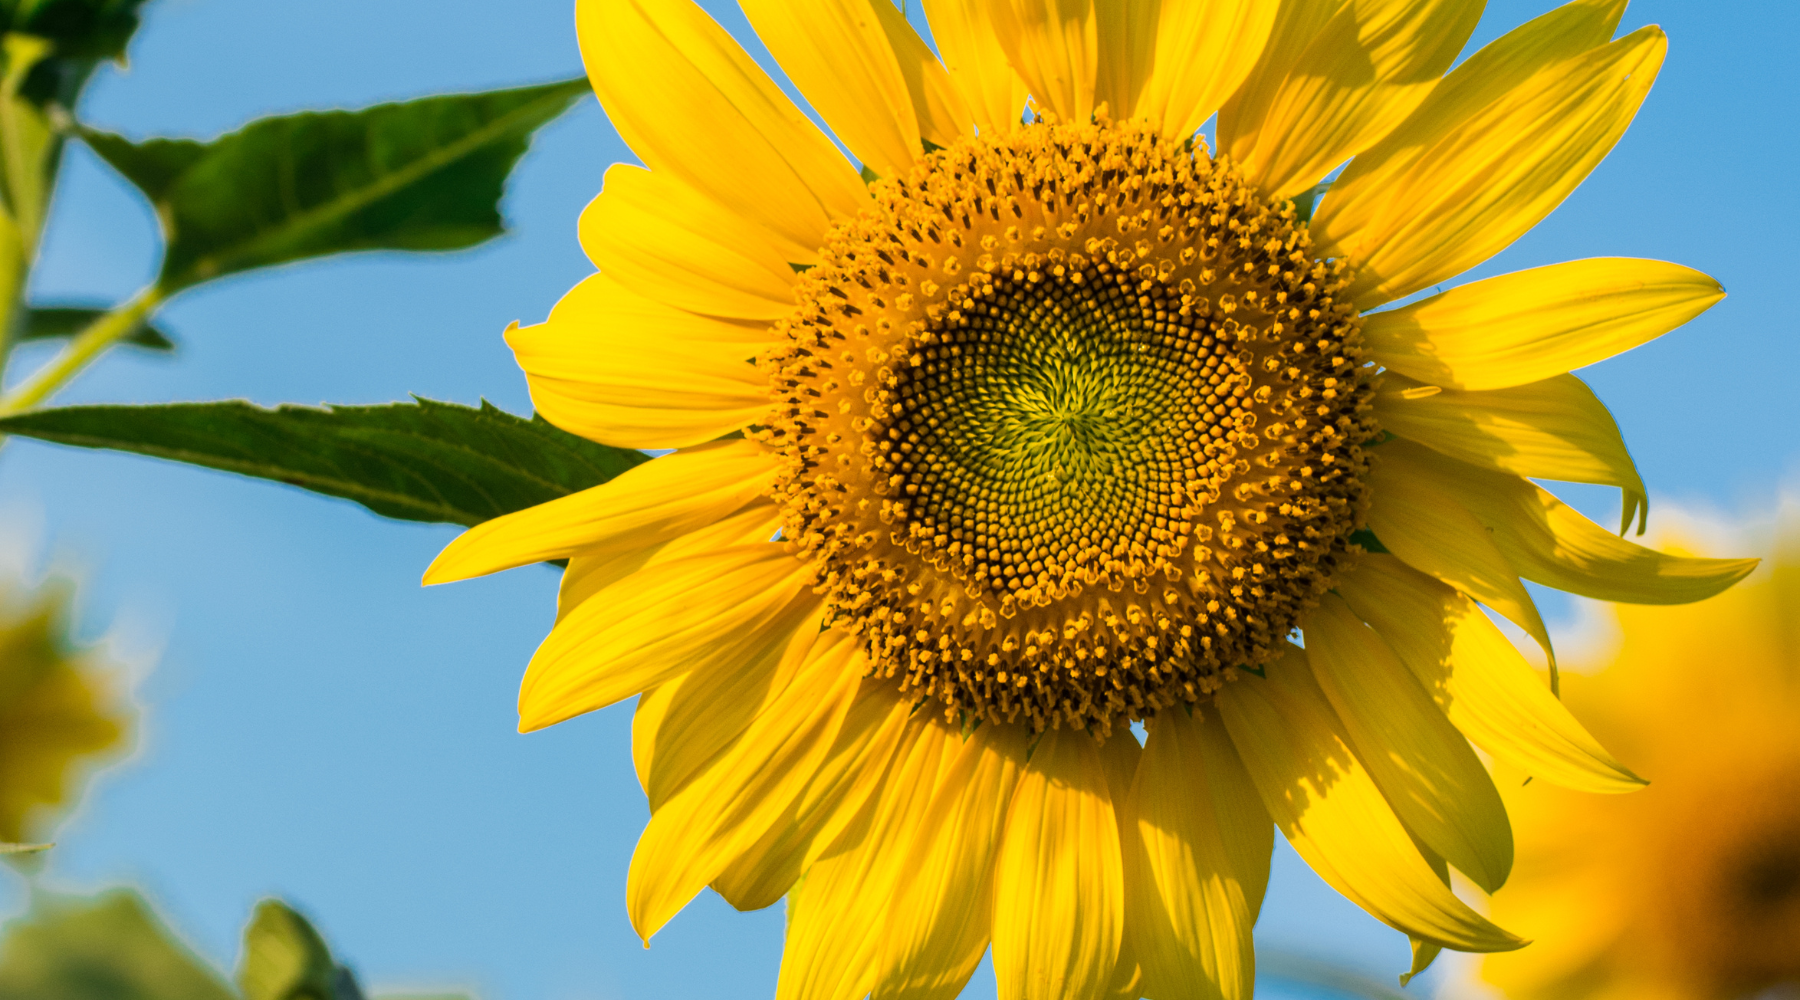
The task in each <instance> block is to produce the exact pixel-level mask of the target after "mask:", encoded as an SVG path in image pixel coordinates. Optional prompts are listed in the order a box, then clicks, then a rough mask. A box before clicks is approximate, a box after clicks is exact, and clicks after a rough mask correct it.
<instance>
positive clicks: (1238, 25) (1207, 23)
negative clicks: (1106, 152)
mask: <svg viewBox="0 0 1800 1000" xmlns="http://www.w3.org/2000/svg"><path fill="white" fill-rule="evenodd" d="M1158 6H1159V7H1160V8H1161V12H1160V17H1159V19H1158V21H1157V24H1156V42H1155V45H1156V58H1155V61H1154V63H1153V65H1152V69H1151V73H1150V79H1149V80H1148V81H1147V82H1146V83H1145V85H1144V88H1143V92H1142V93H1141V94H1140V95H1139V96H1138V101H1137V113H1136V115H1135V116H1134V117H1137V118H1143V119H1147V120H1149V121H1152V122H1158V123H1160V124H1161V125H1162V131H1163V134H1164V135H1166V136H1169V137H1170V138H1173V139H1185V138H1187V137H1188V136H1191V135H1193V134H1194V133H1195V132H1197V131H1199V130H1200V126H1202V125H1204V124H1206V120H1207V119H1208V118H1211V117H1212V114H1213V112H1215V111H1217V110H1219V106H1220V105H1221V104H1224V103H1225V99H1226V98H1228V97H1230V96H1231V95H1232V93H1233V92H1234V91H1236V90H1237V89H1238V86H1239V85H1240V84H1242V83H1243V82H1244V80H1245V78H1246V77H1248V76H1249V75H1250V70H1251V68H1252V67H1254V66H1255V65H1256V61H1257V59H1258V58H1259V57H1260V56H1261V55H1262V51H1263V46H1264V44H1265V43H1267V41H1268V39H1269V31H1270V29H1271V28H1273V27H1274V26H1275V12H1276V9H1277V8H1278V7H1279V6H1280V4H1276V3H1269V2H1267V0H1161V2H1160V4H1159V5H1158Z"/></svg>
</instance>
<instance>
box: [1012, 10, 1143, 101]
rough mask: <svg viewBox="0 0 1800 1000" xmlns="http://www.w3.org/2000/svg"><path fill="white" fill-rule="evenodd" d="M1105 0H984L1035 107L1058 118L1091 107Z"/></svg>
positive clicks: (1014, 69) (1098, 60)
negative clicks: (1100, 4)
mask: <svg viewBox="0 0 1800 1000" xmlns="http://www.w3.org/2000/svg"><path fill="white" fill-rule="evenodd" d="M1105 2H1109V0H987V9H988V16H989V17H990V18H991V19H992V23H993V30H994V36H995V37H996V38H997V39H999V41H1000V47H1001V48H1002V49H1004V50H1005V52H1006V59H1007V62H1008V63H1009V64H1011V66H1012V68H1013V72H1015V73H1017V74H1018V75H1019V78H1020V79H1022V80H1024V81H1025V86H1026V88H1027V89H1028V90H1030V91H1031V96H1032V98H1033V99H1034V100H1035V101H1037V104H1038V106H1039V107H1040V108H1043V109H1045V110H1047V111H1050V112H1052V113H1054V114H1055V115H1056V117H1057V118H1059V119H1060V120H1062V121H1072V122H1084V121H1087V120H1088V119H1089V118H1090V117H1091V116H1092V115H1093V113H1094V77H1095V75H1096V73H1097V72H1098V71H1099V67H1100V34H1099V32H1100V17H1099V12H1098V11H1097V10H1096V9H1095V8H1096V6H1097V5H1098V4H1099V3H1105ZM1111 2H1118V0H1111Z"/></svg>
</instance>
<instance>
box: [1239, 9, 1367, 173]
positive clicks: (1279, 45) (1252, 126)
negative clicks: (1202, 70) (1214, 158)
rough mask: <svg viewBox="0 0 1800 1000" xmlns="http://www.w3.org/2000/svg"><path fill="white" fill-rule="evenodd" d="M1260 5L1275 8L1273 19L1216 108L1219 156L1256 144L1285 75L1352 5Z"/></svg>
mask: <svg viewBox="0 0 1800 1000" xmlns="http://www.w3.org/2000/svg"><path fill="white" fill-rule="evenodd" d="M1262 6H1264V7H1273V8H1274V9H1275V20H1274V23H1273V24H1272V25H1271V26H1270V28H1269V37H1268V39H1267V41H1266V42H1265V43H1264V44H1263V48H1262V53H1261V54H1260V55H1259V56H1258V57H1257V59H1256V62H1255V63H1254V64H1253V65H1252V66H1251V69H1250V73H1249V75H1248V76H1246V77H1245V78H1244V82H1243V83H1242V85H1240V86H1239V88H1238V90H1237V92H1236V93H1235V94H1233V95H1231V96H1230V97H1228V99H1227V100H1226V101H1225V104H1224V106H1223V107H1221V108H1219V121H1218V129H1217V131H1218V140H1219V150H1220V151H1221V152H1230V151H1231V150H1232V149H1233V148H1237V147H1239V146H1246V147H1247V146H1249V145H1253V144H1254V141H1255V138H1256V135H1257V133H1258V132H1259V130H1260V129H1262V128H1263V126H1264V124H1265V121H1264V120H1265V119H1266V118H1267V117H1268V112H1269V107H1270V106H1271V105H1272V104H1273V103H1274V101H1275V98H1276V96H1277V94H1279V93H1280V91H1281V89H1282V87H1283V85H1284V84H1285V83H1286V82H1287V79H1288V77H1289V75H1290V74H1294V73H1295V72H1296V71H1297V70H1299V69H1300V67H1301V57H1302V56H1304V55H1306V53H1307V50H1308V49H1310V48H1311V47H1312V43H1313V41H1314V40H1315V39H1317V38H1318V37H1319V34H1320V32H1322V31H1324V30H1325V26H1326V25H1327V24H1330V23H1331V22H1332V20H1333V19H1334V18H1335V17H1337V16H1338V15H1339V14H1340V13H1341V12H1343V11H1344V10H1346V9H1348V8H1349V6H1350V0H1281V2H1279V3H1275V4H1263V5H1262Z"/></svg>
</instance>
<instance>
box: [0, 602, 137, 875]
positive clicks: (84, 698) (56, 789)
mask: <svg viewBox="0 0 1800 1000" xmlns="http://www.w3.org/2000/svg"><path fill="white" fill-rule="evenodd" d="M70 596H71V589H70V588H69V587H67V586H65V585H60V584H57V583H55V582H52V583H51V584H49V585H47V586H45V587H43V588H40V589H39V590H38V591H37V592H36V593H32V594H28V595H22V596H21V595H16V594H10V593H0V841H6V842H12V843H16V842H20V841H25V840H34V839H37V838H39V837H41V836H43V834H44V832H45V828H46V826H47V821H48V820H49V819H50V818H51V814H52V813H53V812H54V811H55V810H56V809H57V808H58V807H62V806H65V805H66V804H67V803H68V802H69V800H70V799H72V798H74V797H75V792H76V790H77V789H78V788H79V779H80V777H81V772H82V771H83V770H85V769H87V768H88V767H90V766H91V765H92V764H93V763H94V761H95V760H96V759H97V758H102V757H105V756H108V755H110V754H112V753H114V752H116V751H117V750H118V749H119V747H120V745H121V744H122V743H123V742H124V739H125V736H126V732H127V725H126V718H125V716H124V713H123V712H122V711H121V710H120V707H119V706H118V705H117V704H116V698H115V696H114V692H112V691H111V690H109V685H108V684H107V683H105V679H104V677H103V676H102V674H101V672H100V669H98V668H99V664H98V662H97V658H96V657H95V656H94V655H93V654H92V653H91V652H89V651H83V650H79V649H75V648H73V647H72V646H71V644H70V642H69V640H68V634H69V628H68V617H69V610H70V609H69V605H70Z"/></svg>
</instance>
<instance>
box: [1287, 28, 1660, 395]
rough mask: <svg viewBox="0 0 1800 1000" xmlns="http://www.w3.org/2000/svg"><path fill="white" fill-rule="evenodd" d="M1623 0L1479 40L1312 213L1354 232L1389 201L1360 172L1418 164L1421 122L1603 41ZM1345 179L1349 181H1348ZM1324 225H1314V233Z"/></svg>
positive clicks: (1505, 90)
mask: <svg viewBox="0 0 1800 1000" xmlns="http://www.w3.org/2000/svg"><path fill="white" fill-rule="evenodd" d="M1625 3H1626V0H1575V2H1573V3H1566V4H1564V5H1562V6H1561V7H1558V8H1556V9H1555V10H1552V11H1550V12H1549V13H1547V14H1544V15H1542V16H1540V17H1538V18H1536V19H1535V20H1532V21H1529V22H1527V23H1525V24H1523V25H1520V26H1519V27H1517V28H1514V29H1513V30H1512V31H1510V32H1508V33H1506V34H1505V35H1502V36H1501V37H1500V38H1498V39H1496V40H1494V41H1493V42H1491V43H1489V44H1488V45H1485V46H1483V47H1482V48H1481V50H1480V51H1479V52H1476V53H1475V54H1474V55H1472V56H1470V57H1469V58H1468V59H1467V60H1465V61H1464V62H1463V63H1462V65H1460V66H1458V67H1456V69H1454V70H1452V71H1451V72H1450V73H1449V75H1447V76H1445V77H1444V79H1443V80H1442V81H1441V82H1440V83H1439V84H1438V85H1437V86H1436V87H1435V88H1433V89H1432V91H1431V95H1430V96H1429V97H1427V98H1426V99H1425V103H1423V104H1421V105H1420V106H1419V109H1418V110H1417V111H1416V112H1414V116H1415V117H1414V120H1412V121H1409V122H1407V123H1405V124H1403V125H1402V126H1401V127H1400V128H1398V129H1396V130H1395V131H1394V132H1392V133H1391V134H1389V136H1388V137H1387V138H1386V139H1383V140H1382V141H1381V142H1379V143H1377V144H1376V145H1374V146H1373V147H1371V148H1370V149H1368V150H1367V151H1366V152H1364V153H1363V154H1362V155H1360V156H1358V157H1357V158H1356V160H1355V161H1354V162H1353V163H1351V164H1350V166H1349V167H1348V168H1347V169H1346V170H1345V172H1344V174H1343V175H1341V176H1340V177H1339V178H1338V180H1337V181H1336V182H1335V183H1334V184H1333V185H1332V188H1333V192H1334V194H1333V197H1334V198H1335V199H1336V200H1335V201H1329V202H1328V204H1327V205H1326V206H1325V207H1324V208H1323V209H1322V210H1321V211H1320V212H1319V213H1318V218H1320V219H1324V218H1326V217H1327V216H1329V217H1330V218H1331V219H1332V222H1331V228H1332V232H1334V233H1340V234H1342V233H1354V232H1358V231H1360V230H1362V229H1363V228H1365V227H1367V226H1368V225H1370V224H1371V223H1372V221H1373V220H1374V218H1375V216H1376V215H1378V214H1380V213H1382V212H1384V211H1386V210H1387V204H1386V202H1385V201H1384V200H1383V199H1382V198H1378V197H1374V196H1373V190H1374V189H1371V188H1368V187H1367V185H1366V184H1365V183H1363V182H1362V181H1360V180H1359V179H1360V178H1362V177H1363V176H1364V175H1365V174H1368V173H1370V172H1378V173H1380V174H1382V175H1383V176H1386V177H1396V176H1399V175H1400V174H1403V173H1405V172H1407V171H1409V170H1411V169H1412V168H1413V167H1414V166H1416V165H1417V164H1418V163H1419V161H1420V160H1421V159H1422V158H1423V157H1425V156H1426V155H1427V154H1428V153H1429V152H1430V149H1429V146H1428V145H1427V144H1426V143H1425V142H1423V141H1421V138H1420V128H1419V126H1420V125H1421V124H1422V123H1424V122H1435V123H1439V125H1440V127H1442V126H1443V125H1444V124H1445V123H1450V124H1453V123H1456V122H1461V121H1463V120H1464V119H1467V118H1471V117H1473V116H1475V115H1477V114H1479V113H1481V111H1482V109H1483V108H1486V107H1488V106H1489V105H1491V104H1493V103H1495V102H1496V101H1501V100H1503V99H1506V98H1507V97H1508V96H1509V95H1510V94H1512V92H1513V91H1515V90H1518V89H1519V88H1522V87H1528V86H1531V85H1532V84H1533V81H1534V79H1536V78H1538V77H1540V76H1541V75H1542V74H1544V73H1546V72H1548V71H1549V70H1550V69H1551V68H1553V67H1555V66H1557V65H1558V64H1560V63H1564V62H1566V61H1568V60H1570V59H1574V58H1576V57H1578V56H1581V55H1582V54H1584V53H1586V52H1588V50H1590V49H1593V48H1596V47H1598V46H1601V45H1605V44H1606V43H1607V42H1608V41H1610V40H1611V39H1612V36H1613V31H1614V30H1615V29H1616V28H1617V27H1618V25H1619V16H1620V15H1621V14H1623V13H1624V11H1625ZM1540 82H1541V81H1540ZM1346 180H1348V181H1349V182H1350V183H1349V184H1346V183H1345V181H1346ZM1359 193H1360V196H1358V195H1359ZM1322 231H1323V230H1322V229H1319V228H1315V230H1314V234H1315V235H1317V234H1318V233H1320V232H1322ZM1427 381H1431V380H1430V379H1427ZM1526 381H1534V380H1530V379H1527V380H1526Z"/></svg>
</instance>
